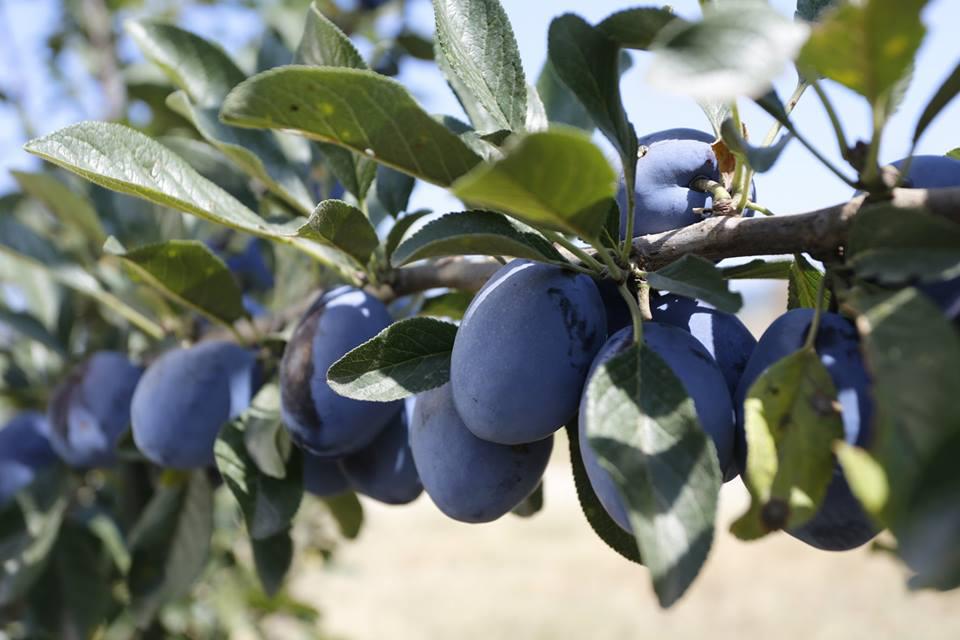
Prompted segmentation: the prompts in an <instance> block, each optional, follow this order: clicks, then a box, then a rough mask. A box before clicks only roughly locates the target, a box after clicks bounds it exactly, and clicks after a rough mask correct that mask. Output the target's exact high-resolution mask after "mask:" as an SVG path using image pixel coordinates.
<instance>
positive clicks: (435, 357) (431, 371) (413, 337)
mask: <svg viewBox="0 0 960 640" xmlns="http://www.w3.org/2000/svg"><path fill="white" fill-rule="evenodd" d="M456 335H457V325H455V324H452V323H450V322H444V321H442V320H437V319H435V318H408V319H406V320H401V321H399V322H395V323H394V324H392V325H390V326H389V327H387V328H386V329H384V330H383V331H381V332H380V333H379V334H377V335H376V336H375V337H373V338H371V339H370V340H368V341H366V342H364V343H363V344H361V345H360V346H359V347H357V348H356V349H354V350H352V351H350V352H349V353H347V354H346V355H345V356H343V357H342V358H340V359H339V360H337V361H336V362H334V363H333V365H332V366H331V367H330V369H329V370H328V371H327V382H328V383H329V384H330V387H331V388H332V389H333V390H334V391H336V392H337V393H339V394H340V395H342V396H346V397H348V398H354V399H356V400H373V401H376V402H389V401H391V400H399V399H400V398H405V397H407V396H412V395H414V394H417V393H420V392H421V391H427V390H429V389H433V388H435V387H439V386H440V385H442V384H444V383H446V382H447V380H449V379H450V352H451V350H452V349H453V339H454V337H455V336H456Z"/></svg>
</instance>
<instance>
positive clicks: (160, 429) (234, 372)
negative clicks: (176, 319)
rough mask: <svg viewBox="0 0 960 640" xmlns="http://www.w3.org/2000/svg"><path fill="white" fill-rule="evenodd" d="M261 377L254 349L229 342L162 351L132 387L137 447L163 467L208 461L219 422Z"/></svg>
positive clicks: (242, 404)
mask: <svg viewBox="0 0 960 640" xmlns="http://www.w3.org/2000/svg"><path fill="white" fill-rule="evenodd" d="M259 378H260V371H259V366H258V363H257V357H256V354H255V353H254V352H253V351H251V350H250V349H245V348H243V347H241V346H239V345H237V344H234V343H232V342H225V341H210V342H201V343H200V344H197V345H195V346H193V347H190V348H187V349H172V350H170V351H168V352H166V353H164V354H163V355H162V356H160V358H158V359H157V360H156V362H154V363H153V364H151V365H150V366H149V367H148V368H147V370H146V372H145V373H144V374H143V377H141V378H140V382H139V383H138V384H137V388H136V390H135V391H134V392H133V403H132V405H131V411H130V412H131V417H132V420H133V440H134V442H135V443H136V445H137V448H138V449H140V451H141V453H143V455H145V456H146V457H147V458H148V459H149V460H151V461H153V462H154V463H156V464H158V465H160V466H162V467H169V468H174V469H196V468H200V467H207V466H212V465H213V464H214V457H213V445H214V442H215V441H216V439H217V434H218V433H219V432H220V428H221V427H222V426H223V425H224V424H225V423H226V422H228V421H229V420H231V419H233V418H235V417H237V416H238V415H240V414H241V413H243V411H244V410H245V409H246V408H247V407H248V406H249V405H250V400H251V399H252V397H253V394H254V392H255V391H256V389H257V386H258V385H259V382H260V380H259Z"/></svg>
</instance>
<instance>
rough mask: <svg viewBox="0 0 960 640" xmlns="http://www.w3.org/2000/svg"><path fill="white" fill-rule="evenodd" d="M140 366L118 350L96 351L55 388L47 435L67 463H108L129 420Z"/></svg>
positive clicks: (49, 410) (80, 465)
mask: <svg viewBox="0 0 960 640" xmlns="http://www.w3.org/2000/svg"><path fill="white" fill-rule="evenodd" d="M142 372H143V371H142V369H141V368H140V367H138V366H136V365H134V364H133V363H132V362H130V360H128V359H127V357H126V356H125V355H123V354H122V353H117V352H115V351H100V352H97V353H95V354H93V355H92V356H90V357H89V358H88V359H87V360H86V361H85V362H83V363H82V364H80V365H79V366H77V367H75V368H74V369H73V370H72V371H71V372H70V374H69V375H68V376H67V377H66V379H64V380H63V382H61V383H60V384H59V385H58V386H57V388H56V389H55V390H54V392H53V396H52V397H51V399H50V406H49V408H48V410H47V425H48V427H49V432H48V434H47V435H48V438H49V440H50V444H51V445H52V446H53V448H54V450H55V451H56V452H57V454H58V455H59V456H60V457H61V458H63V460H64V462H66V463H67V464H68V465H70V466H71V467H80V468H90V467H98V466H107V465H112V464H113V463H114V462H115V461H116V457H115V455H114V448H115V447H116V444H117V442H118V441H119V440H120V437H121V436H122V435H123V433H124V432H125V431H126V430H127V427H128V426H129V424H130V401H131V399H132V398H133V391H134V389H135V388H136V386H137V381H139V380H140V375H141V374H142Z"/></svg>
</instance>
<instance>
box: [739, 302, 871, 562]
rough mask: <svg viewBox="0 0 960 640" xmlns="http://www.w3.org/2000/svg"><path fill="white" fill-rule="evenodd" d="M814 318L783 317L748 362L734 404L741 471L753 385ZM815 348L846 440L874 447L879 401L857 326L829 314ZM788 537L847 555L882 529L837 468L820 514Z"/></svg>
mask: <svg viewBox="0 0 960 640" xmlns="http://www.w3.org/2000/svg"><path fill="white" fill-rule="evenodd" d="M812 320H813V310H812V309H793V310H792V311H788V312H787V313H785V314H783V315H782V316H780V317H779V318H777V319H776V320H775V321H774V322H773V323H772V324H771V325H770V326H769V327H768V328H767V330H766V331H765V332H764V334H763V336H761V337H760V341H759V342H758V343H757V348H756V349H754V351H753V355H752V356H751V357H750V360H749V362H747V367H746V369H745V370H744V372H743V377H742V378H741V380H740V386H739V388H738V389H737V395H736V397H735V403H734V404H735V405H736V407H737V422H738V425H737V449H736V455H737V463H738V465H739V467H740V469H741V470H742V469H744V465H745V463H746V454H747V443H746V437H745V433H744V430H743V402H744V399H745V398H746V396H747V393H748V392H749V390H750V386H751V385H753V383H754V382H755V381H756V379H757V377H759V376H760V374H761V373H763V371H764V370H766V369H767V368H768V367H770V366H771V365H772V364H774V363H775V362H777V361H778V360H781V359H782V358H784V357H785V356H787V355H789V354H791V353H793V352H795V351H797V350H799V349H800V347H801V346H803V342H804V340H805V339H806V336H807V332H808V330H809V328H810V323H811V321H812ZM814 348H815V350H816V352H817V355H818V356H819V357H820V361H821V362H822V363H823V365H824V367H826V369H827V371H828V372H829V374H830V378H831V379H832V380H833V384H834V386H835V387H836V388H837V398H838V400H839V401H840V405H841V411H842V418H843V431H844V439H845V440H846V441H847V442H848V443H850V444H856V445H858V446H861V447H867V446H869V445H870V441H871V438H872V434H873V429H872V427H871V422H872V419H873V399H872V397H871V387H870V377H869V375H868V374H867V370H866V367H865V365H864V362H863V356H862V355H861V354H860V339H859V336H858V335H857V330H856V328H855V327H854V326H853V323H851V322H850V321H849V320H847V319H846V318H844V317H843V316H841V315H838V314H835V313H824V314H823V316H822V318H821V321H820V328H819V330H818V332H817V337H816V340H815V342H814ZM787 533H789V534H790V535H792V536H794V537H795V538H799V539H800V540H803V541H804V542H806V543H807V544H809V545H811V546H814V547H817V548H818V549H825V550H831V551H843V550H847V549H853V548H855V547H859V546H860V545H862V544H865V543H866V542H868V541H869V540H870V539H871V538H873V536H875V535H876V534H877V530H876V528H875V527H874V526H873V524H872V523H871V522H870V519H869V518H868V517H867V515H866V514H865V513H864V511H863V508H862V507H861V506H860V503H859V502H858V501H857V499H856V498H855V497H854V496H853V494H852V493H851V492H850V487H849V486H848V485H847V481H846V479H845V478H844V477H843V471H842V470H841V469H840V467H839V465H836V464H835V465H834V469H833V478H832V479H831V481H830V485H829V487H828V489H827V495H826V497H825V499H824V502H823V504H822V505H821V507H820V510H819V511H818V512H817V513H816V515H815V516H814V517H813V518H812V519H811V520H809V521H808V522H807V523H806V524H804V525H803V526H801V527H798V528H796V529H793V530H789V531H788V532H787Z"/></svg>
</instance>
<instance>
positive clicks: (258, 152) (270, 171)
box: [127, 22, 313, 213]
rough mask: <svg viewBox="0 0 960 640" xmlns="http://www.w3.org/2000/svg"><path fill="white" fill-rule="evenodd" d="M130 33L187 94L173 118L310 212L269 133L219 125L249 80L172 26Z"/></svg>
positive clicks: (150, 25) (133, 25)
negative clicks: (231, 97)
mask: <svg viewBox="0 0 960 640" xmlns="http://www.w3.org/2000/svg"><path fill="white" fill-rule="evenodd" d="M127 31H128V32H129V33H130V35H131V36H132V37H133V39H134V41H135V42H136V43H137V45H138V46H139V47H140V50H141V51H142V52H143V54H144V55H145V56H146V57H147V58H148V59H149V60H150V61H152V62H153V63H154V64H156V65H157V66H158V67H160V69H161V70H163V72H164V73H165V74H166V75H167V76H168V77H169V78H170V80H171V81H172V82H173V83H174V84H175V85H176V86H177V87H179V88H180V89H182V90H183V91H184V92H185V93H175V94H173V95H172V96H170V97H169V98H168V100H167V105H168V106H169V107H170V108H171V109H172V110H173V111H174V112H176V113H178V114H179V115H181V116H183V117H184V118H186V119H187V120H188V121H190V122H191V123H192V124H193V125H194V127H196V129H197V131H199V132H200V135H201V136H203V138H204V139H205V140H207V142H209V143H210V144H212V145H214V146H215V147H217V148H218V149H220V150H221V151H222V152H223V153H224V154H225V155H226V156H227V157H229V158H230V159H231V160H233V161H234V162H235V163H236V164H237V166H239V167H240V168H242V169H243V170H244V171H246V172H247V173H249V174H250V175H252V176H253V177H255V178H257V179H258V180H261V181H262V182H263V183H264V184H265V185H267V187H268V188H270V190H271V191H273V192H274V193H276V194H277V195H278V196H280V197H281V198H282V199H283V200H285V201H286V202H288V203H289V204H290V205H292V206H293V207H294V208H296V209H297V210H299V211H300V212H302V213H308V212H309V211H310V209H311V208H312V206H313V202H312V198H311V197H310V193H309V192H308V191H307V187H306V185H304V183H303V181H302V179H301V178H300V176H299V175H298V174H297V172H296V171H295V170H294V167H293V165H292V163H291V162H290V160H289V159H288V158H286V157H285V156H284V155H283V152H282V151H281V150H280V147H279V146H278V145H277V142H276V140H275V139H274V138H273V137H272V136H271V135H270V134H269V133H266V132H260V131H238V130H237V129H235V128H233V127H229V126H227V125H225V124H223V123H221V122H220V120H219V118H218V111H219V109H220V105H221V103H222V102H223V99H224V98H225V97H226V96H227V93H229V92H230V90H231V89H232V88H233V87H235V86H236V85H238V84H240V83H241V82H243V80H244V79H245V78H246V76H245V74H244V73H243V72H242V71H241V70H240V68H239V67H237V65H236V63H234V62H233V60H231V59H230V57H229V56H228V55H227V54H226V53H225V52H224V51H223V50H222V49H220V48H219V47H218V46H217V45H215V44H213V43H211V42H209V41H207V40H204V39H203V38H201V37H200V36H198V35H196V34H193V33H191V32H189V31H186V30H184V29H180V28H179V27H175V26H173V25H169V24H161V23H154V22H129V23H127Z"/></svg>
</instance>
